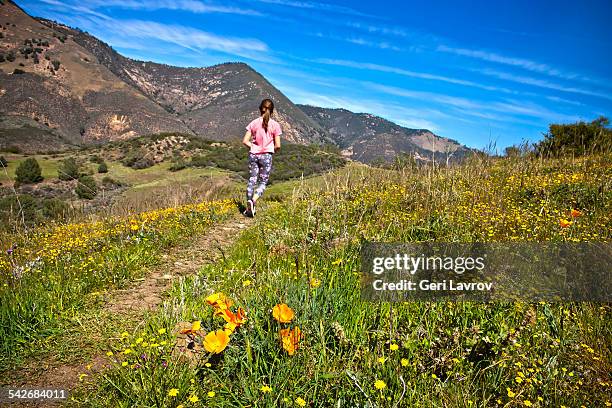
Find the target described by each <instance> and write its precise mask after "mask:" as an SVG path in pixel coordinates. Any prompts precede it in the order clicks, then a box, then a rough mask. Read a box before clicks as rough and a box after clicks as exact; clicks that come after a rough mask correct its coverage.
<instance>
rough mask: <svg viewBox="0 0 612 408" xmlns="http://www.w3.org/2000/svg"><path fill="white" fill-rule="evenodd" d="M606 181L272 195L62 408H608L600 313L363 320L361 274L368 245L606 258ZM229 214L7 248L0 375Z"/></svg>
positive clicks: (134, 323)
mask: <svg viewBox="0 0 612 408" xmlns="http://www.w3.org/2000/svg"><path fill="white" fill-rule="evenodd" d="M611 176H612V156H610V154H606V153H604V154H598V155H589V156H584V157H579V158H571V157H570V158H560V159H542V158H535V157H523V158H492V157H486V156H475V157H474V158H472V159H470V160H468V161H467V162H466V163H464V164H462V165H458V166H451V167H434V166H423V167H411V166H406V167H402V168H392V169H391V168H389V169H382V168H372V167H368V166H363V165H359V164H349V165H348V166H346V167H344V168H342V169H337V170H334V171H332V172H330V173H327V174H325V175H323V176H317V177H312V178H308V179H304V180H301V181H297V182H290V183H285V184H283V185H279V186H278V187H275V188H276V189H277V191H276V192H275V191H274V188H272V189H271V192H270V194H271V195H272V194H274V196H275V197H276V199H275V200H268V202H267V203H266V204H265V205H262V208H261V209H260V210H259V212H258V214H257V217H256V218H255V219H254V221H253V222H252V223H251V224H250V225H249V226H248V227H247V228H245V229H244V230H243V231H242V232H240V233H239V234H236V235H235V236H234V237H233V242H232V244H231V245H230V246H229V248H227V249H226V250H225V251H224V252H223V256H222V257H220V258H218V260H217V261H215V262H211V263H208V264H205V265H202V267H201V268H200V269H199V272H198V273H197V274H194V275H190V276H184V277H181V278H180V279H178V280H175V281H174V283H173V285H172V286H171V288H170V289H169V291H168V293H167V294H166V295H167V296H166V297H165V300H164V301H163V303H162V304H161V305H160V306H159V307H158V308H157V309H155V310H153V311H151V312H149V313H146V314H144V315H143V316H141V317H140V318H139V319H136V320H130V321H116V322H115V323H113V325H112V326H110V327H107V329H105V330H104V331H102V332H101V333H98V335H97V336H96V337H95V342H94V343H95V345H93V346H91V347H92V349H93V351H92V352H91V353H84V356H83V357H82V359H81V360H82V363H83V364H82V365H80V366H79V369H80V372H79V376H78V383H77V384H76V386H75V388H74V390H73V391H72V392H71V394H70V398H69V399H68V400H67V401H65V403H66V404H67V405H68V406H96V407H98V406H99V407H103V406H104V407H117V406H121V407H174V408H176V407H197V406H205V407H523V406H525V407H604V406H610V405H611V403H612V398H610V395H611V394H612V378H611V376H610V373H611V372H612V369H611V368H612V366H611V364H612V361H611V355H612V354H611V351H612V350H611V347H612V335H611V334H612V333H611V328H612V325H611V324H610V323H611V321H612V319H611V316H612V315H611V312H612V311H611V310H610V306H609V305H608V304H597V303H588V302H586V303H548V302H539V303H526V302H491V303H477V302H406V303H389V302H371V301H367V300H363V299H362V298H361V294H360V280H359V272H360V269H361V265H360V249H361V246H362V245H363V243H364V242H366V241H375V242H426V241H439V242H477V241H480V242H510V241H534V242H538V241H555V242H566V241H567V242H581V241H596V242H609V241H610V239H611V238H612V228H611V227H612V218H611V217H612V190H611V183H612V177H611ZM232 212H236V209H235V208H233V204H232V202H231V201H229V200H228V201H218V202H205V203H202V204H198V205H194V206H186V207H181V208H173V209H166V210H159V211H153V212H148V213H143V214H137V215H134V216H133V217H130V218H128V219H113V220H110V219H109V220H100V221H96V222H92V223H84V224H68V225H57V226H50V227H49V228H48V229H41V230H40V232H37V233H35V234H33V235H30V236H28V237H27V239H26V238H23V239H21V240H20V239H18V238H17V237H9V236H6V237H3V240H2V244H3V246H4V247H5V252H4V253H3V255H2V257H1V258H0V259H1V260H0V262H1V264H0V270H1V271H2V279H3V283H2V288H0V299H1V300H2V303H1V304H2V306H1V307H0V312H1V315H0V318H1V321H2V325H1V330H2V335H1V336H0V338H1V339H2V340H1V341H2V343H1V345H2V360H3V366H4V367H11V368H12V370H19V368H20V367H23V366H24V365H26V364H27V360H28V359H29V358H38V357H37V356H39V355H40V351H38V350H37V348H38V347H41V346H40V345H44V344H45V342H46V341H48V339H49V338H51V337H53V336H54V334H53V333H54V330H60V328H62V327H63V326H64V325H66V321H73V320H74V319H79V317H80V316H86V315H87V314H86V313H91V310H89V311H87V312H85V311H84V310H83V308H84V307H86V306H87V307H92V308H93V309H94V310H95V308H96V307H100V306H96V305H95V304H94V305H93V306H92V304H91V302H88V301H87V299H88V296H90V295H91V294H92V293H95V292H99V291H101V290H103V289H104V288H109V287H121V286H122V285H126V284H127V283H128V282H129V281H130V280H134V279H137V278H140V277H142V276H143V274H144V273H145V271H146V268H147V266H148V265H151V264H154V263H155V262H156V259H158V258H157V257H158V256H159V253H160V252H165V251H171V248H172V245H173V244H174V243H175V242H176V241H177V240H180V239H183V240H189V238H188V237H189V236H190V235H192V234H195V233H200V232H202V231H204V230H206V229H207V228H209V227H210V225H212V224H214V223H218V224H219V223H223V222H224V220H226V219H227V218H228V217H232ZM238 216H240V215H238ZM13 238H14V240H13ZM7 249H8V250H9V251H8V252H7V251H6V250H7ZM168 273H172V271H171V270H169V271H168ZM82 324H83V325H86V326H87V325H89V324H90V323H89V322H87V321H83V322H82ZM77 331H78V330H77ZM44 347H45V349H46V351H47V352H52V351H53V347H57V346H52V345H51V346H50V345H49V344H47V345H46V346H44ZM90 360H91V361H94V360H95V361H98V362H99V363H100V365H101V368H99V369H97V370H94V369H93V368H92V366H91V364H88V361H90Z"/></svg>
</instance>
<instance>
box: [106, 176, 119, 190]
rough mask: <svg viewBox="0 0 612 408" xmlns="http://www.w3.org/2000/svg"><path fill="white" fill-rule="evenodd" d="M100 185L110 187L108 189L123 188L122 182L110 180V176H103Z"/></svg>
mask: <svg viewBox="0 0 612 408" xmlns="http://www.w3.org/2000/svg"><path fill="white" fill-rule="evenodd" d="M102 184H104V185H105V186H106V187H110V188H114V187H122V186H123V183H122V182H120V181H119V180H115V179H114V178H112V177H110V176H104V177H103V178H102Z"/></svg>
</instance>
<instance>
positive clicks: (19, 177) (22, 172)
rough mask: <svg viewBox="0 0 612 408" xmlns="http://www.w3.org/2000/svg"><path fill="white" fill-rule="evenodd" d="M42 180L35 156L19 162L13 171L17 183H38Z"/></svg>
mask: <svg viewBox="0 0 612 408" xmlns="http://www.w3.org/2000/svg"><path fill="white" fill-rule="evenodd" d="M42 180H43V176H42V170H41V168H40V165H39V164H38V162H37V161H36V159H35V158H33V157H29V158H27V159H25V160H24V161H22V162H21V163H19V166H18V167H17V170H16V171H15V181H16V182H17V184H31V183H38V182H40V181H42Z"/></svg>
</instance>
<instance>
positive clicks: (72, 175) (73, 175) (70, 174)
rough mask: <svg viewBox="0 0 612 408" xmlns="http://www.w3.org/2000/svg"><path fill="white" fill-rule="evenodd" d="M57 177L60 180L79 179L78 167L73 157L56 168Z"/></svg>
mask: <svg viewBox="0 0 612 408" xmlns="http://www.w3.org/2000/svg"><path fill="white" fill-rule="evenodd" d="M57 177H58V178H59V179H60V180H63V181H68V180H76V179H78V178H79V165H78V163H77V162H76V160H75V159H74V157H69V158H67V159H64V160H62V161H61V163H60V165H59V167H58V168H57Z"/></svg>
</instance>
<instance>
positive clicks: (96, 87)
mask: <svg viewBox="0 0 612 408" xmlns="http://www.w3.org/2000/svg"><path fill="white" fill-rule="evenodd" d="M0 19H1V20H0V21H1V23H0V32H2V34H3V35H2V36H1V37H0V56H1V57H0V80H1V85H0V148H6V147H8V146H14V145H18V146H20V147H23V149H22V150H24V151H28V150H31V151H40V149H43V150H48V151H49V150H62V149H66V148H72V147H78V146H81V145H84V144H91V143H93V144H99V143H106V142H108V141H114V140H123V139H130V138H133V137H138V136H143V135H146V134H154V133H166V132H178V133H184V134H189V135H196V136H199V137H202V138H206V139H211V140H220V141H230V140H239V139H240V137H241V136H242V135H243V134H244V126H245V124H246V123H248V122H250V121H251V120H252V119H253V118H254V117H256V116H257V115H258V112H257V104H258V103H259V101H260V100H261V99H263V98H268V97H270V98H272V99H273V100H274V102H275V104H276V110H275V119H276V120H277V121H279V123H280V124H281V126H282V128H283V134H284V138H285V140H287V141H289V142H293V143H299V144H311V143H316V144H325V143H331V144H335V145H337V146H339V147H340V148H341V149H342V150H343V152H344V155H345V156H346V157H348V158H350V159H353V160H359V161H363V162H373V161H377V160H383V161H391V160H393V159H394V157H395V156H397V155H398V154H401V153H407V154H410V155H413V156H414V157H415V158H416V159H418V160H424V161H427V160H430V157H431V158H435V156H436V153H438V156H440V155H439V153H445V154H447V156H448V155H449V154H450V155H453V156H457V157H458V156H462V155H463V154H464V153H465V152H466V151H468V150H469V149H466V148H465V147H463V146H461V145H460V144H458V143H457V142H456V141H453V140H451V139H446V138H441V137H439V136H437V135H435V134H434V133H433V132H430V131H429V130H426V129H409V128H405V127H402V126H399V125H397V124H395V123H393V122H391V121H388V120H386V119H383V118H380V117H377V116H375V115H371V114H366V113H353V112H350V111H348V110H345V109H341V108H339V109H335V110H334V109H329V108H318V107H312V106H307V105H296V104H294V103H293V102H291V100H289V98H287V96H285V95H284V94H283V93H282V92H281V91H280V90H278V89H277V88H275V87H274V86H273V85H272V84H271V83H270V82H269V81H268V80H267V79H266V78H265V77H264V76H263V75H261V74H260V73H259V72H257V71H256V70H255V69H253V68H252V67H250V66H249V65H248V64H246V63H243V62H226V63H222V64H217V65H213V66H209V67H176V66H172V65H168V64H162V63H157V62H153V61H141V60H136V59H131V58H129V57H126V56H123V55H121V54H120V53H118V52H117V51H116V50H114V49H113V47H112V46H111V45H109V44H107V43H105V42H103V41H102V40H100V39H98V38H96V37H94V36H92V35H91V34H89V33H87V32H85V31H83V30H80V29H78V28H72V27H69V26H67V25H65V24H62V23H58V22H55V21H52V20H49V19H44V18H34V17H31V16H29V15H28V14H27V13H26V12H25V11H23V10H22V9H21V8H20V7H19V6H18V5H17V4H15V3H13V2H12V1H9V2H4V4H3V5H0ZM326 115H327V116H326ZM332 116H333V118H332ZM342 121H344V122H346V123H348V125H347V126H346V127H347V129H343V128H341V127H340V126H339V125H340V123H341V122H342ZM28 134H30V135H32V137H30V138H28V137H27V135H28ZM441 147H444V148H443V149H441ZM432 151H435V152H434V154H432Z"/></svg>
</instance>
